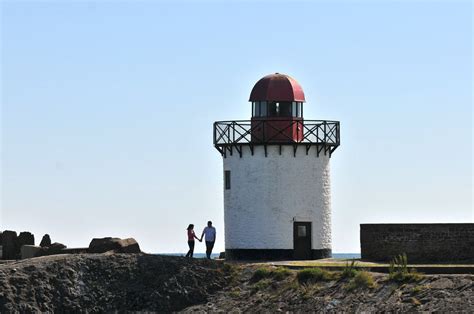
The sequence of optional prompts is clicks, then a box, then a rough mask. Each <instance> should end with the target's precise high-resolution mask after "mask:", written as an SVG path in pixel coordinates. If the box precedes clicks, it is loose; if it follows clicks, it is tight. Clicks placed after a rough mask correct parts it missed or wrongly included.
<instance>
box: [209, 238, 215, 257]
mask: <svg viewBox="0 0 474 314" xmlns="http://www.w3.org/2000/svg"><path fill="white" fill-rule="evenodd" d="M209 243H210V245H209V258H211V254H212V249H213V248H214V243H215V241H212V242H209Z"/></svg>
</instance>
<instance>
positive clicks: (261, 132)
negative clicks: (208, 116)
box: [214, 119, 340, 153]
mask: <svg viewBox="0 0 474 314" xmlns="http://www.w3.org/2000/svg"><path fill="white" fill-rule="evenodd" d="M285 144H295V145H297V144H306V145H318V146H324V147H327V148H329V150H330V153H332V152H333V151H334V150H335V149H336V148H337V147H338V146H339V144H340V126H339V121H324V120H292V119H278V120H238V121H217V122H214V146H215V147H216V148H217V149H218V150H219V151H220V152H221V153H222V152H223V150H224V149H225V147H227V146H235V145H285Z"/></svg>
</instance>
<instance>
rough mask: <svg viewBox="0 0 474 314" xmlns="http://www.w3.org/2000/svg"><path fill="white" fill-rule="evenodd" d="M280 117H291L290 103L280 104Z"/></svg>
mask: <svg viewBox="0 0 474 314" xmlns="http://www.w3.org/2000/svg"><path fill="white" fill-rule="evenodd" d="M280 117H291V102H280Z"/></svg>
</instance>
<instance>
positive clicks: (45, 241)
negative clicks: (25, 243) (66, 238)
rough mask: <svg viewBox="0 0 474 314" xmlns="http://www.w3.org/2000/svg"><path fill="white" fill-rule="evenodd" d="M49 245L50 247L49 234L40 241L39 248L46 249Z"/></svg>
mask: <svg viewBox="0 0 474 314" xmlns="http://www.w3.org/2000/svg"><path fill="white" fill-rule="evenodd" d="M50 245H51V238H50V237H49V234H45V235H44V236H43V238H42V239H41V242H40V246H41V247H48V246H50Z"/></svg>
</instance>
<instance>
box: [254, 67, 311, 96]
mask: <svg viewBox="0 0 474 314" xmlns="http://www.w3.org/2000/svg"><path fill="white" fill-rule="evenodd" d="M249 101H305V99H304V92H303V88H301V86H300V84H298V82H297V81H296V80H295V79H293V78H292V77H290V76H288V75H285V74H280V73H275V74H270V75H267V76H265V77H263V78H261V79H260V81H258V82H257V83H256V84H255V86H254V87H253V89H252V92H251V93H250V99H249Z"/></svg>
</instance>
